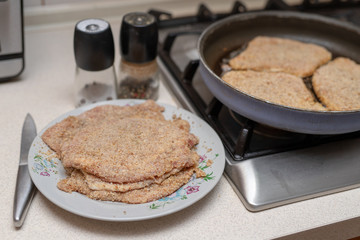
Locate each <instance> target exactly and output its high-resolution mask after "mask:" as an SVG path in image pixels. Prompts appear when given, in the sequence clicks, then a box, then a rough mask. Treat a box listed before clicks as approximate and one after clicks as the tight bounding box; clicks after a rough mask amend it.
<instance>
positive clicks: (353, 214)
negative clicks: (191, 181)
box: [0, 1, 360, 239]
mask: <svg viewBox="0 0 360 240" xmlns="http://www.w3.org/2000/svg"><path fill="white" fill-rule="evenodd" d="M144 2H147V3H149V1H144ZM154 2H155V3H156V4H157V5H156V7H157V8H160V6H163V8H161V9H164V10H168V11H175V12H176V13H179V14H181V13H184V12H186V10H187V11H189V9H190V8H191V7H192V9H194V6H197V4H198V1H178V2H182V4H183V5H184V4H187V5H186V7H184V6H183V8H181V9H180V7H179V3H175V2H174V1H165V2H166V3H165V4H163V5H162V4H161V3H160V1H154ZM169 2H170V3H169ZM184 2H185V3H184ZM219 2H220V1H219ZM224 2H226V3H229V2H232V1H224ZM172 4H173V5H172ZM211 4H214V6H215V5H216V6H217V7H219V8H221V7H223V6H219V3H218V2H216V1H209V6H210V7H211V6H212V5H211ZM228 6H230V4H228V5H227V7H226V9H227V8H229V7H228ZM148 8H149V6H148V5H146V4H143V5H139V6H137V10H140V11H142V10H143V11H146V10H148ZM223 8H225V7H223ZM120 9H121V11H122V12H127V9H126V8H125V7H121V8H120ZM51 11H55V10H53V9H52V10H51ZM51 11H50V10H49V11H47V14H48V13H50V12H51ZM36 12H37V13H39V12H41V11H40V10H39V9H30V10H29V11H28V12H27V14H28V15H27V16H28V18H25V21H30V22H27V25H26V28H25V49H26V52H25V56H26V67H25V71H24V72H23V73H22V75H21V77H20V78H19V79H18V80H17V81H11V82H6V83H2V84H0V99H1V101H0V109H1V117H0V126H1V137H0V156H1V157H2V160H1V163H2V167H1V168H0V176H1V183H2V184H1V189H2V191H1V192H2V194H1V196H0V211H1V213H2V214H1V218H0V225H1V228H0V236H1V239H272V238H276V237H282V236H286V235H291V234H295V233H299V232H303V231H307V230H309V231H307V232H304V233H300V234H297V235H292V236H291V237H289V239H294V238H297V237H299V238H307V237H309V238H312V239H315V238H323V239H341V238H344V239H345V238H351V237H355V236H359V235H360V229H359V227H358V226H359V225H358V224H354V223H357V222H359V220H358V219H357V218H358V217H359V216H360V202H359V199H360V189H353V190H349V191H345V192H341V193H337V194H332V195H328V196H324V197H319V198H315V199H311V200H307V201H303V202H298V203H294V204H290V205H286V206H282V207H278V208H274V209H270V210H266V211H262V212H258V213H252V212H249V211H248V210H246V209H245V207H244V205H243V204H242V203H241V201H240V200H239V198H238V197H237V195H236V194H235V192H234V191H233V190H232V188H231V186H230V185H229V183H228V182H227V180H226V179H225V178H224V177H222V178H221V180H220V182H219V184H218V185H217V186H216V187H215V188H214V190H213V191H211V192H210V193H209V194H208V195H207V196H206V197H205V198H203V199H202V200H200V201H199V202H197V203H195V204H194V205H192V206H190V207H188V208H186V209H184V210H182V211H180V212H177V213H174V214H172V215H168V216H165V217H161V218H157V219H152V220H146V221H139V222H102V221H98V220H93V219H87V218H84V217H80V216H77V215H74V214H72V213H70V212H67V211H65V210H63V209H61V208H59V207H58V206H56V205H54V204H53V203H52V202H50V201H49V200H47V199H46V198H45V197H44V196H43V195H42V194H41V193H39V192H38V193H37V194H36V195H35V198H34V200H33V203H32V205H31V207H30V210H29V213H28V216H27V218H26V221H25V223H24V225H23V227H22V228H21V229H16V228H15V227H14V225H13V222H12V208H13V197H14V190H15V182H16V174H17V167H18V159H19V150H20V138H21V128H22V124H23V121H24V119H25V116H26V114H27V113H31V114H32V116H33V118H34V119H35V122H36V125H37V128H38V131H40V130H41V129H42V128H44V127H45V126H46V125H47V124H48V123H49V122H50V121H52V120H53V119H55V118H56V117H58V116H59V115H61V114H63V113H65V112H67V111H70V110H72V109H74V102H73V97H72V88H73V81H74V75H75V62H74V56H73V30H74V25H75V23H76V21H77V20H76V17H73V18H74V19H72V17H70V16H69V17H68V18H66V21H65V19H64V22H61V21H59V20H54V19H52V20H51V18H50V16H48V15H46V14H45V15H42V16H40V17H44V16H45V17H48V18H49V19H48V20H47V21H49V22H47V23H46V24H44V22H42V24H40V23H41V21H40V20H41V19H40V18H36V16H35V15H36ZM90 12H91V11H90ZM53 14H55V13H54V12H53ZM40 15H41V14H40ZM50 15H51V14H50ZM84 16H85V15H82V16H81V17H80V18H79V19H78V20H80V19H82V18H83V17H84ZM85 17H87V16H85ZM104 18H105V19H107V20H109V21H110V23H111V26H112V29H113V33H114V36H115V43H116V45H117V38H116V36H118V33H119V28H120V20H121V14H119V15H118V16H115V17H114V16H113V15H111V16H109V17H106V16H104ZM39 19H40V20H39ZM52 21H53V22H52ZM117 48H118V46H117ZM117 53H118V51H117ZM116 56H117V59H116V64H118V61H119V57H118V56H119V55H118V54H117V55H116ZM158 101H159V102H163V103H168V104H172V105H175V101H174V99H173V98H172V96H171V95H170V94H169V93H168V91H167V90H166V88H165V87H164V86H163V85H161V89H160V98H159V100H158ZM343 221H346V222H343ZM329 224H331V225H329ZM310 229H313V230H310ZM285 239H286V238H285Z"/></svg>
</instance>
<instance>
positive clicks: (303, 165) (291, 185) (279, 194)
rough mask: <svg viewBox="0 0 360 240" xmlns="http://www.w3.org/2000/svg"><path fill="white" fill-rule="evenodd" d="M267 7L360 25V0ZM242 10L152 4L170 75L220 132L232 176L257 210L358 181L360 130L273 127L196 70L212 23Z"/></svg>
mask: <svg viewBox="0 0 360 240" xmlns="http://www.w3.org/2000/svg"><path fill="white" fill-rule="evenodd" d="M263 10H265V11H266V10H291V11H302V12H310V13H319V14H323V15H326V16H330V17H334V18H337V19H341V20H344V21H350V22H352V23H354V24H358V25H359V26H360V24H359V21H358V20H359V16H360V15H359V11H360V1H355V0H354V1H335V0H333V1H326V2H324V1H306V0H305V1H304V2H303V3H302V4H301V5H296V6H289V5H287V4H286V3H285V2H284V1H281V0H270V1H268V2H267V4H266V7H265V9H263ZM263 10H254V11H252V12H256V11H263ZM244 12H247V9H246V7H245V5H244V4H243V3H241V2H239V1H236V2H234V4H233V6H232V7H231V10H230V11H229V12H227V13H217V14H215V13H213V12H212V11H210V10H209V9H208V8H207V7H206V6H205V5H204V4H201V5H200V6H199V9H198V11H197V14H196V15H195V16H189V17H179V18H172V16H171V14H170V13H167V12H163V11H158V10H150V11H149V13H151V14H153V15H154V16H155V17H156V18H157V20H158V25H159V58H160V61H159V63H160V67H161V69H162V72H163V73H164V76H165V79H164V80H165V82H164V83H165V84H166V85H167V87H168V88H169V90H171V92H172V94H173V95H174V96H175V97H176V99H177V100H178V102H179V104H180V105H181V106H182V107H183V108H185V109H188V110H190V111H191V112H194V113H195V114H197V115H199V116H200V117H202V118H203V119H204V120H205V121H207V122H208V123H209V124H210V125H211V126H212V128H213V129H215V131H216V132H217V133H218V135H219V136H220V138H221V139H222V142H223V144H224V146H225V149H226V167H225V173H226V174H225V176H226V177H227V178H228V179H229V183H230V184H231V185H232V186H233V188H234V190H235V192H236V193H237V194H238V196H239V198H240V199H241V200H242V202H243V203H244V205H245V207H247V208H248V209H249V210H251V211H260V210H264V209H268V208H271V207H277V206H281V205H284V204H288V203H292V202H296V201H300V200H304V199H309V198H313V197H316V196H322V195H325V194H330V193H334V192H339V191H343V190H347V189H350V188H354V187H358V186H360V176H359V174H358V173H359V171H360V161H358V156H359V155H360V148H359V147H358V146H359V145H360V131H359V132H355V133H349V134H342V135H310V134H300V133H293V132H287V131H283V130H279V129H274V128H271V127H268V126H265V125H261V124H258V123H256V122H254V121H252V120H249V119H247V118H245V117H243V116H240V115H238V114H236V113H234V112H232V111H231V110H230V109H228V107H227V106H225V105H223V104H222V103H221V102H220V101H218V100H217V99H216V98H215V97H214V96H213V95H212V94H211V92H210V91H209V89H208V88H207V86H206V85H205V83H204V81H203V79H202V78H201V76H200V73H199V71H198V66H199V56H198V52H197V40H198V38H199V36H200V34H201V32H202V31H203V30H204V29H205V28H206V27H208V26H209V25H210V24H211V23H213V22H215V21H217V20H220V19H222V18H224V17H227V16H230V15H233V14H241V13H244ZM314 146H315V147H314ZM329 179H331V181H329Z"/></svg>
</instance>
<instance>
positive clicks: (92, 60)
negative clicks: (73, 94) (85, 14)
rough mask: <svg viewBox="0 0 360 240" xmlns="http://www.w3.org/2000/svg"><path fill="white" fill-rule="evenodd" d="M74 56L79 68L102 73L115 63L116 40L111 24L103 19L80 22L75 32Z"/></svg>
mask: <svg viewBox="0 0 360 240" xmlns="http://www.w3.org/2000/svg"><path fill="white" fill-rule="evenodd" d="M74 54H75V61H76V64H77V66H79V67H80V68H82V69H84V70H88V71H100V70H104V69H107V68H109V67H110V66H112V65H113V63H114V55H115V50H114V39H113V35H112V31H111V28H110V24H109V23H108V22H107V21H104V20H101V19H85V20H82V21H80V22H78V23H77V24H76V26H75V32H74Z"/></svg>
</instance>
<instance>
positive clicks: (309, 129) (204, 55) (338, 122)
mask: <svg viewBox="0 0 360 240" xmlns="http://www.w3.org/2000/svg"><path fill="white" fill-rule="evenodd" d="M259 35H263V36H276V37H285V38H290V39H295V40H300V41H303V42H309V43H315V44H318V45H322V46H324V47H325V48H327V49H328V50H329V51H331V52H332V53H333V57H336V56H344V57H349V58H351V59H352V60H354V61H356V62H357V63H360V29H359V28H357V27H355V26H353V25H351V24H348V23H345V22H340V21H337V20H334V19H330V18H326V17H322V16H319V15H313V14H305V13H296V12H284V11H269V12H257V13H243V14H239V15H235V16H231V17H228V18H226V19H223V20H221V21H218V22H216V23H214V24H212V25H211V26H209V27H208V28H207V29H206V30H205V31H204V32H203V33H202V35H201V37H200V39H199V42H198V49H199V53H200V73H201V75H202V77H203V78H204V81H205V84H206V85H207V86H208V87H209V89H210V91H211V92H212V93H213V94H214V96H215V97H216V98H218V99H219V100H220V101H221V102H222V103H224V104H225V105H226V106H228V107H229V108H231V109H232V110H234V111H235V112H237V113H239V114H241V115H243V116H245V117H247V118H249V119H252V120H254V121H257V122H260V123H263V124H266V125H269V126H272V127H276V128H280V129H284V130H288V131H293V132H300V133H310V134H340V133H348V132H354V131H357V130H360V111H331V112H316V111H307V110H300V109H295V108H291V107H286V106H281V105H277V104H273V103H270V102H266V101H263V100H260V99H257V98H254V97H252V96H250V95H247V94H246V93H244V92H241V91H239V90H237V89H235V88H233V87H231V86H230V85H229V84H227V83H226V82H224V81H223V80H222V79H221V78H220V77H219V76H218V75H217V74H216V73H215V72H216V71H215V70H216V69H217V68H218V66H219V63H220V60H221V59H222V58H223V57H224V56H225V55H226V54H227V53H228V52H230V51H232V50H234V49H237V48H239V47H240V46H241V45H243V44H244V43H246V42H249V41H250V40H251V39H253V38H254V37H256V36H259Z"/></svg>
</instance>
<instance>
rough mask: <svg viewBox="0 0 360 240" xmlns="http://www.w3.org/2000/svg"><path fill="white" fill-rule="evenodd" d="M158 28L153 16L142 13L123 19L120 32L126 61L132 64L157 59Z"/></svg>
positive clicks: (126, 16)
mask: <svg viewBox="0 0 360 240" xmlns="http://www.w3.org/2000/svg"><path fill="white" fill-rule="evenodd" d="M157 44H158V28H157V23H156V19H155V17H154V16H153V15H151V14H148V13H142V12H132V13H128V14H126V15H125V16H124V17H123V20H122V24H121V30H120V46H121V47H120V51H121V56H122V58H123V59H124V60H126V61H128V62H132V63H145V62H150V61H152V60H154V59H155V58H156V55H157Z"/></svg>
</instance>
